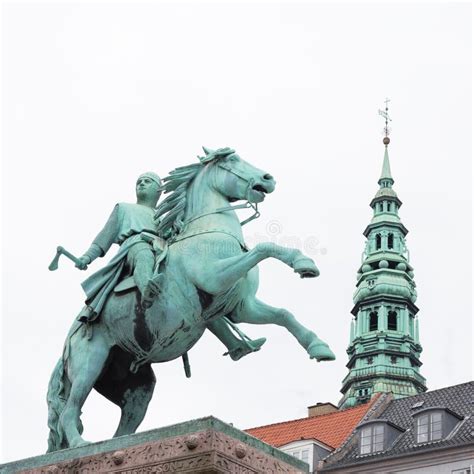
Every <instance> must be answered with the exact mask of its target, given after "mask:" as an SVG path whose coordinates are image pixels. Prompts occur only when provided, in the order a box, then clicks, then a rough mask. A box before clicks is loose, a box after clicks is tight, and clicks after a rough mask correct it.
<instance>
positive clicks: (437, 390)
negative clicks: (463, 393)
mask: <svg viewBox="0 0 474 474" xmlns="http://www.w3.org/2000/svg"><path fill="white" fill-rule="evenodd" d="M473 383H474V380H469V381H468V382H461V383H458V384H456V385H449V386H448V387H441V388H435V389H434V390H427V391H426V392H420V393H417V394H416V395H410V396H409V397H403V398H398V399H396V400H394V401H397V400H408V399H409V398H414V397H420V396H421V397H422V396H424V395H429V394H431V393H434V392H441V391H447V390H451V389H455V388H458V387H461V386H462V385H471V384H473Z"/></svg>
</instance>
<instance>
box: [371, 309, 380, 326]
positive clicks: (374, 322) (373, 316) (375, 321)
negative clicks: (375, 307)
mask: <svg viewBox="0 0 474 474" xmlns="http://www.w3.org/2000/svg"><path fill="white" fill-rule="evenodd" d="M378 327H379V315H378V313H377V311H372V312H371V313H370V314H369V331H377V329H378Z"/></svg>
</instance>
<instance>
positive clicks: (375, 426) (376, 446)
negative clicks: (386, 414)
mask: <svg viewBox="0 0 474 474" xmlns="http://www.w3.org/2000/svg"><path fill="white" fill-rule="evenodd" d="M357 430H358V431H359V453H360V454H361V455H364V454H374V453H378V452H380V451H384V450H386V449H388V448H390V447H391V446H392V444H393V443H394V441H395V440H396V439H397V438H398V437H399V436H400V434H401V433H403V431H404V430H403V429H402V428H400V427H399V426H397V425H395V424H393V423H391V422H390V421H387V420H370V421H366V422H365V423H362V424H361V425H359V426H358V428H357Z"/></svg>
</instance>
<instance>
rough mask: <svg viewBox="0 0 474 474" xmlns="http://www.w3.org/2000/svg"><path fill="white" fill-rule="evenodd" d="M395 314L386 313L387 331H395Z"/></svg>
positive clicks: (392, 312) (391, 312)
mask: <svg viewBox="0 0 474 474" xmlns="http://www.w3.org/2000/svg"><path fill="white" fill-rule="evenodd" d="M397 319H398V318H397V313H396V312H395V311H389V312H388V321H387V323H388V324H387V329H388V330H389V331H396V330H397Z"/></svg>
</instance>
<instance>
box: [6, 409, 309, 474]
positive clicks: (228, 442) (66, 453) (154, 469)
mask: <svg viewBox="0 0 474 474" xmlns="http://www.w3.org/2000/svg"><path fill="white" fill-rule="evenodd" d="M107 472H111V473H121V474H138V473H162V472H180V473H181V472H182V473H199V474H204V473H206V474H211V473H216V474H217V473H236V474H237V473H238V474H244V473H245V474H250V473H279V472H291V473H306V472H308V465H307V464H306V463H304V462H302V461H300V460H298V459H296V458H294V457H293V456H290V455H288V454H286V453H284V452H282V451H280V450H279V449H276V448H274V447H272V446H270V445H268V444H266V443H264V442H262V441H260V440H258V439H257V438H254V437H253V436H250V435H248V434H246V433H244V432H243V431H240V430H238V429H236V428H234V427H233V426H231V425H228V424H226V423H224V422H222V421H220V420H218V419H217V418H214V417H207V418H201V419H198V420H192V421H187V422H185V423H179V424H176V425H172V426H167V427H164V428H159V429H156V430H151V431H145V432H143V433H136V434H133V435H128V436H122V437H119V438H113V439H109V440H106V441H101V442H98V443H92V444H89V445H87V446H82V447H80V448H72V449H64V450H62V451H56V452H54V453H49V454H44V455H42V456H36V457H33V458H28V459H23V460H20V461H15V462H11V463H8V464H3V465H0V473H2V474H7V473H28V474H40V473H45V474H46V473H50V474H53V473H55V474H63V473H64V474H65V473H67V474H75V473H78V474H79V473H80V474H88V473H107Z"/></svg>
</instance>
